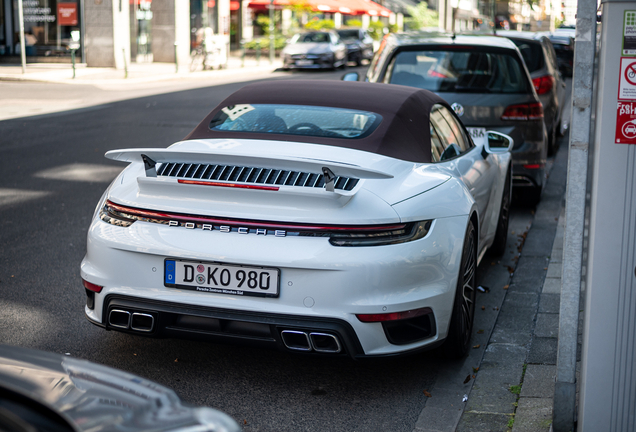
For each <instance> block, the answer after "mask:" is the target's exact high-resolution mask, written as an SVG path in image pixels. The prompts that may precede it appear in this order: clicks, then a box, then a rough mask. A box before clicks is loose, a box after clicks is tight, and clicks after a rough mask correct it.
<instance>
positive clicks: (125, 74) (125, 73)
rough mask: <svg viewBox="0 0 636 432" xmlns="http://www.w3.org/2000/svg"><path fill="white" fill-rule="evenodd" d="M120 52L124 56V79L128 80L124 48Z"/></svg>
mask: <svg viewBox="0 0 636 432" xmlns="http://www.w3.org/2000/svg"><path fill="white" fill-rule="evenodd" d="M121 52H122V54H123V55H124V78H128V62H127V61H126V48H122V49H121Z"/></svg>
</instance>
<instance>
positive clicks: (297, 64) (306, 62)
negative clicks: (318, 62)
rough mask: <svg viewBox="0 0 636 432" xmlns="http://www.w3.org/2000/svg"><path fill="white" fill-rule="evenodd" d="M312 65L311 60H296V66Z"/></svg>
mask: <svg viewBox="0 0 636 432" xmlns="http://www.w3.org/2000/svg"><path fill="white" fill-rule="evenodd" d="M312 64H314V61H313V60H296V66H309V65H312Z"/></svg>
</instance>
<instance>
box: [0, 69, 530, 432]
mask: <svg viewBox="0 0 636 432" xmlns="http://www.w3.org/2000/svg"><path fill="white" fill-rule="evenodd" d="M340 75H341V73H340V72H335V73H319V74H318V73H314V74H310V77H311V78H319V79H338V78H339V77H340ZM286 77H288V78H292V79H297V78H307V74H297V73H296V74H288V75H286ZM276 79H280V77H278V78H276ZM5 85H6V84H4V83H0V92H2V90H3V86H5ZM10 85H11V86H16V85H17V86H20V85H22V86H23V87H21V88H20V87H12V90H11V91H13V92H14V93H15V94H16V95H17V96H16V97H19V94H20V93H21V92H22V93H27V94H37V92H38V91H39V90H41V89H46V92H47V93H50V94H51V95H52V96H51V97H52V99H55V98H60V99H61V98H63V96H60V95H61V94H62V93H63V92H64V91H66V90H65V88H64V87H60V88H56V87H55V86H56V85H55V84H29V83H17V84H16V83H14V84H10ZM243 85H244V83H236V84H225V85H219V86H215V87H206V88H200V89H194V90H186V91H179V92H173V93H167V94H161V95H156V96H148V97H142V98H136V99H131V100H126V101H121V102H113V103H108V104H104V105H100V106H97V107H93V108H88V109H83V110H76V111H67V112H62V113H57V114H50V115H44V116H37V117H28V118H21V119H15V120H5V121H2V122H0V131H1V134H0V173H1V176H0V343H5V344H12V345H19V346H24V347H30V348H37V349H43V350H48V351H54V352H58V353H69V354H70V355H73V356H76V357H80V358H84V359H88V360H92V361H95V362H98V363H102V364H106V365H109V366H114V367H117V368H120V369H123V370H126V371H129V372H132V373H135V374H138V375H141V376H144V377H147V378H150V379H152V380H155V381H157V382H159V383H162V384H164V385H167V386H169V387H172V388H174V389H175V390H176V391H177V393H178V394H179V395H180V396H181V397H182V398H183V399H184V400H186V401H187V402H190V403H193V404H197V405H208V406H212V407H215V408H218V409H220V410H223V411H225V412H226V413H228V414H229V415H231V416H232V417H234V418H235V419H236V420H237V421H238V422H239V423H240V424H241V425H243V428H244V430H245V431H270V430H271V431H284V430H290V431H297V430H303V431H330V430H332V431H342V430H348V431H375V430H378V431H379V430H382V431H388V430H390V431H409V432H410V431H412V430H413V429H414V426H415V424H416V422H417V419H418V416H419V414H420V412H421V410H422V409H423V408H424V406H425V404H426V403H427V400H428V399H429V396H428V395H431V397H433V398H435V397H441V396H443V395H444V394H445V393H444V389H445V388H449V386H454V387H453V388H455V389H457V388H460V389H461V388H462V387H461V386H462V385H463V386H464V387H465V388H466V391H468V390H469V388H470V385H471V384H472V381H471V371H472V368H474V367H479V362H480V361H481V357H482V354H483V347H484V346H485V344H486V342H487V340H488V337H489V335H490V333H491V330H492V327H493V325H494V323H495V320H496V317H497V314H498V306H499V305H501V301H502V299H503V296H504V293H505V291H504V289H503V287H504V286H505V285H506V284H507V283H508V280H509V276H510V273H509V271H510V269H511V268H514V265H515V263H516V259H517V257H518V248H519V246H520V244H521V241H522V239H523V234H524V233H525V232H526V231H527V230H528V228H529V226H530V224H531V222H532V215H533V212H532V209H531V208H526V207H519V206H517V207H515V208H514V209H513V212H512V217H511V223H510V235H509V242H508V251H507V252H506V253H505V254H504V256H503V257H501V258H491V257H487V258H486V259H484V261H483V262H482V265H481V266H480V268H479V276H478V278H479V279H478V281H480V283H481V284H482V285H484V286H485V287H487V288H488V292H485V293H479V294H478V299H477V301H478V303H477V305H478V309H477V316H476V323H475V334H474V337H473V342H474V345H475V346H476V348H475V349H474V350H472V352H471V355H470V356H469V357H468V358H467V359H465V360H463V361H459V362H447V361H445V360H444V359H442V358H441V356H440V355H439V354H438V353H437V352H435V351H433V352H429V353H425V354H420V355H414V356H410V357H406V358H399V359H390V360H381V361H380V360H369V361H358V362H354V361H352V360H350V359H331V358H312V357H304V356H296V355H290V354H287V353H280V352H277V351H268V350H257V349H251V348H247V347H241V346H228V345H215V344H210V343H202V342H192V341H182V340H155V339H147V338H143V337H135V336H130V335H125V334H121V333H116V332H106V331H104V330H102V329H100V328H97V327H95V326H93V325H91V324H90V323H89V322H88V321H87V320H86V319H85V318H84V304H85V294H84V288H83V287H82V285H81V280H80V277H79V265H80V262H81V260H82V258H83V256H84V253H85V249H86V246H85V242H86V232H87V229H88V225H89V221H90V218H91V216H92V213H93V210H94V208H95V205H96V203H97V201H98V199H99V197H100V196H101V194H102V193H103V191H104V189H105V188H106V186H107V185H108V183H109V181H110V180H111V179H112V178H114V176H115V174H116V173H117V172H118V171H119V170H121V168H123V166H122V165H120V164H118V163H116V162H113V161H109V160H106V159H105V158H104V157H103V155H104V153H105V152H106V151H108V150H111V149H115V148H126V147H162V146H167V145H169V144H171V143H173V142H175V141H177V140H179V139H181V138H183V137H184V136H185V135H186V134H187V133H188V132H189V131H190V130H191V129H192V128H193V127H194V126H195V125H196V124H197V123H198V122H199V120H201V119H202V118H203V117H204V116H205V115H206V114H207V113H208V112H209V111H210V110H211V108H213V107H214V106H215V105H216V104H217V103H218V102H220V101H221V100H222V99H223V98H224V97H225V96H227V95H229V94H230V93H232V92H233V91H235V90H236V89H238V88H240V87H241V86H243ZM43 91H44V90H43ZM84 91H90V89H84ZM56 92H57V93H56ZM464 381H466V382H464ZM462 383H463V384H462ZM458 386H459V387H458Z"/></svg>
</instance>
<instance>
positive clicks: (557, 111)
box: [497, 30, 565, 154]
mask: <svg viewBox="0 0 636 432" xmlns="http://www.w3.org/2000/svg"><path fill="white" fill-rule="evenodd" d="M497 35H498V36H503V37H506V38H508V39H510V40H511V41H513V42H514V43H515V45H517V48H519V51H521V56H522V57H523V60H524V61H525V62H526V67H527V68H528V72H530V78H532V84H533V85H534V88H535V90H536V91H537V94H538V95H539V99H540V100H541V103H542V104H543V116H544V120H545V127H546V129H547V130H548V154H554V153H556V151H557V148H558V147H557V143H558V141H557V135H559V134H560V133H561V121H562V113H563V105H564V103H565V81H564V79H563V77H562V75H561V72H560V70H559V60H558V58H557V55H556V52H555V50H554V46H553V44H552V42H551V41H550V37H549V36H550V35H549V34H548V33H533V32H523V31H504V30H501V31H498V32H497Z"/></svg>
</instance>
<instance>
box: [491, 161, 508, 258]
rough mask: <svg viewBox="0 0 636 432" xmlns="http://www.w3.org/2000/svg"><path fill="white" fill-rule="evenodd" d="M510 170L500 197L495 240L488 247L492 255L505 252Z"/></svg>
mask: <svg viewBox="0 0 636 432" xmlns="http://www.w3.org/2000/svg"><path fill="white" fill-rule="evenodd" d="M510 171H511V168H508V173H507V174H506V184H505V185H504V191H503V195H502V197H501V207H500V208H499V219H498V220H497V231H496V232H495V240H494V241H493V242H492V245H491V246H490V253H491V254H493V255H497V256H499V255H501V254H503V253H504V252H505V251H506V242H507V241H508V222H509V219H510V201H511V194H510V190H511V186H510V181H511V176H510Z"/></svg>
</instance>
